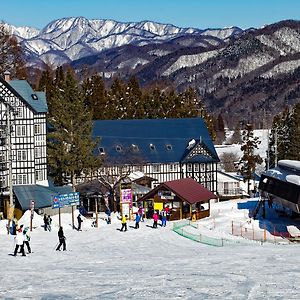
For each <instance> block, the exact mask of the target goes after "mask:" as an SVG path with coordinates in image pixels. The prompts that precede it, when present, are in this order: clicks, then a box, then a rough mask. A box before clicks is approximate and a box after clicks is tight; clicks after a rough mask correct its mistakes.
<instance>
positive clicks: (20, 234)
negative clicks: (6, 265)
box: [13, 225, 26, 256]
mask: <svg viewBox="0 0 300 300" xmlns="http://www.w3.org/2000/svg"><path fill="white" fill-rule="evenodd" d="M21 226H22V225H21ZM15 243H16V247H15V251H14V254H13V255H14V256H17V253H18V249H19V248H20V250H21V251H20V253H22V256H26V255H25V251H24V235H23V232H22V228H21V227H20V229H19V230H18V232H17V235H16V237H15Z"/></svg>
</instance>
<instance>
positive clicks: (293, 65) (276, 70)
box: [261, 60, 300, 78]
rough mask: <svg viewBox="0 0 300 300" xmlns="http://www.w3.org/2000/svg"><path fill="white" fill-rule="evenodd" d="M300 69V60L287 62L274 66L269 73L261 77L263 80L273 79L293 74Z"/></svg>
mask: <svg viewBox="0 0 300 300" xmlns="http://www.w3.org/2000/svg"><path fill="white" fill-rule="evenodd" d="M298 67H300V60H292V61H285V62H282V63H279V64H278V65H276V66H274V67H273V68H272V69H271V70H269V71H268V72H265V73H263V74H262V75H261V77H263V78H272V77H275V76H277V75H280V74H283V73H291V72H293V71H294V70H295V69H297V68H298Z"/></svg>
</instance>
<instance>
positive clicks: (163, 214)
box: [160, 209, 167, 227]
mask: <svg viewBox="0 0 300 300" xmlns="http://www.w3.org/2000/svg"><path fill="white" fill-rule="evenodd" d="M160 215H161V226H162V227H166V225H167V213H166V211H165V209H163V210H162V211H161V213H160Z"/></svg>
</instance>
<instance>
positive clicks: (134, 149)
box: [131, 144, 139, 152]
mask: <svg viewBox="0 0 300 300" xmlns="http://www.w3.org/2000/svg"><path fill="white" fill-rule="evenodd" d="M131 146H132V150H133V151H134V152H138V151H139V146H138V145H135V144H132V145H131Z"/></svg>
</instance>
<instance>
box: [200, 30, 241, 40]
mask: <svg viewBox="0 0 300 300" xmlns="http://www.w3.org/2000/svg"><path fill="white" fill-rule="evenodd" d="M241 31H242V30H241V29H240V28H237V27H230V28H223V29H206V30H204V31H203V32H202V35H209V36H214V37H217V38H219V39H222V40H225V39H227V38H229V37H230V36H232V35H234V34H237V33H240V32H241Z"/></svg>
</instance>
